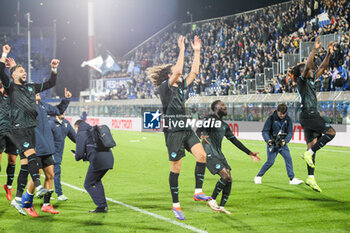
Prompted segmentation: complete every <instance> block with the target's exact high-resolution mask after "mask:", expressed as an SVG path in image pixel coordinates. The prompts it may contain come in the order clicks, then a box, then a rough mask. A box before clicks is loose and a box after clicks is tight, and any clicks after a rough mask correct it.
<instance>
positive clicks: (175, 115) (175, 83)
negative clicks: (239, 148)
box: [147, 36, 211, 220]
mask: <svg viewBox="0 0 350 233" xmlns="http://www.w3.org/2000/svg"><path fill="white" fill-rule="evenodd" d="M184 39H185V38H184V37H183V36H180V37H179V39H178V47H179V49H180V52H179V57H178V59H177V63H176V65H175V66H173V65H171V64H167V65H162V66H154V67H151V68H149V69H147V74H148V76H149V78H150V79H151V81H152V83H153V85H154V86H155V87H158V88H159V93H160V99H161V101H162V105H163V113H164V121H165V125H167V126H169V128H164V136H165V142H166V146H167V148H168V154H169V161H170V175H169V185H170V192H171V195H172V199H173V206H172V211H173V212H174V214H175V217H176V218H177V219H179V220H184V219H185V216H184V214H183V212H182V210H181V207H180V202H179V187H178V178H179V174H180V170H181V161H182V158H183V157H184V156H185V149H186V150H187V151H190V152H191V153H192V154H193V155H194V156H195V158H196V160H197V163H196V168H195V180H196V188H195V192H194V196H193V199H194V200H196V201H207V200H210V199H211V197H208V196H206V195H205V194H204V193H203V191H202V186H203V180H204V172H205V164H206V154H205V151H204V149H203V146H202V145H201V143H200V141H199V139H198V138H197V136H196V135H195V133H194V132H193V130H192V129H191V127H190V126H188V127H187V126H186V121H187V117H186V116H185V115H186V111H185V96H184V89H185V88H186V87H187V86H188V85H190V84H191V83H192V81H193V80H194V79H195V77H196V76H197V75H198V73H199V63H200V49H201V40H200V39H199V37H198V36H195V37H194V42H192V43H191V44H192V49H193V51H194V57H193V64H192V68H191V72H190V73H189V74H188V76H187V77H186V78H185V79H182V78H181V75H182V69H183V64H184V53H185V43H184ZM182 123H184V124H185V125H182ZM170 124H171V126H170ZM175 125H176V126H175ZM181 126H183V127H181Z"/></svg>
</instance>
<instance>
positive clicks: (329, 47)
mask: <svg viewBox="0 0 350 233" xmlns="http://www.w3.org/2000/svg"><path fill="white" fill-rule="evenodd" d="M328 52H329V53H330V54H333V52H334V47H333V41H331V42H329V44H328Z"/></svg>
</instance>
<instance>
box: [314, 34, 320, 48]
mask: <svg viewBox="0 0 350 233" xmlns="http://www.w3.org/2000/svg"><path fill="white" fill-rule="evenodd" d="M320 46H321V41H320V37H317V38H316V41H315V44H314V49H318V48H319V47H320Z"/></svg>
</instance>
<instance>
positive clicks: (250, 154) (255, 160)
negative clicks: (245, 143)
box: [249, 152, 261, 162]
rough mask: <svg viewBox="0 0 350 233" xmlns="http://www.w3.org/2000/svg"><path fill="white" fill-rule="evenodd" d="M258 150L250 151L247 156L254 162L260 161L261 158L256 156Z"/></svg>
mask: <svg viewBox="0 0 350 233" xmlns="http://www.w3.org/2000/svg"><path fill="white" fill-rule="evenodd" d="M258 154H259V152H250V153H249V156H250V157H251V158H252V160H253V161H254V162H260V161H261V158H260V157H259V156H258Z"/></svg>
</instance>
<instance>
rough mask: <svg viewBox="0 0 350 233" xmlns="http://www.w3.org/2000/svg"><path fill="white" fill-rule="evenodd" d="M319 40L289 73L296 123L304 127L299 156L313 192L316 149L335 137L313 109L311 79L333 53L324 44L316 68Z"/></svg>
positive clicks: (313, 94) (313, 87) (314, 188)
mask: <svg viewBox="0 0 350 233" xmlns="http://www.w3.org/2000/svg"><path fill="white" fill-rule="evenodd" d="M319 40H320V38H319V37H318V38H317V39H316V42H315V45H314V48H313V49H312V51H311V53H310V55H309V57H308V59H307V62H306V64H299V65H297V66H295V67H294V68H293V70H292V74H293V77H294V79H295V81H296V82H297V88H298V94H299V97H300V102H301V113H300V124H301V126H302V127H303V129H304V135H305V139H306V143H307V149H308V150H307V151H305V152H304V154H303V155H302V158H303V159H304V160H305V161H306V164H307V169H308V178H307V179H306V181H305V184H307V185H309V186H310V187H311V188H312V189H313V190H315V191H317V192H322V190H321V188H320V187H319V186H318V185H317V183H316V180H315V177H314V171H315V157H316V151H318V150H320V149H321V148H322V147H323V146H325V145H326V144H327V143H328V142H330V141H331V140H332V139H333V138H334V137H335V134H336V132H335V130H334V129H333V128H332V126H331V125H330V124H329V123H328V122H326V121H325V120H324V119H323V118H322V117H321V116H320V114H319V112H318V109H317V96H316V87H315V83H314V82H315V80H317V79H318V78H319V77H320V76H321V75H322V74H323V72H324V71H325V70H326V68H327V66H328V63H329V59H330V57H331V55H332V53H333V42H330V43H329V44H328V51H327V54H326V57H325V58H324V60H323V62H322V64H321V65H320V66H319V67H318V69H317V68H316V67H315V64H314V58H315V53H316V50H317V49H318V48H319V47H320V46H321V42H320V41H319Z"/></svg>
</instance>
